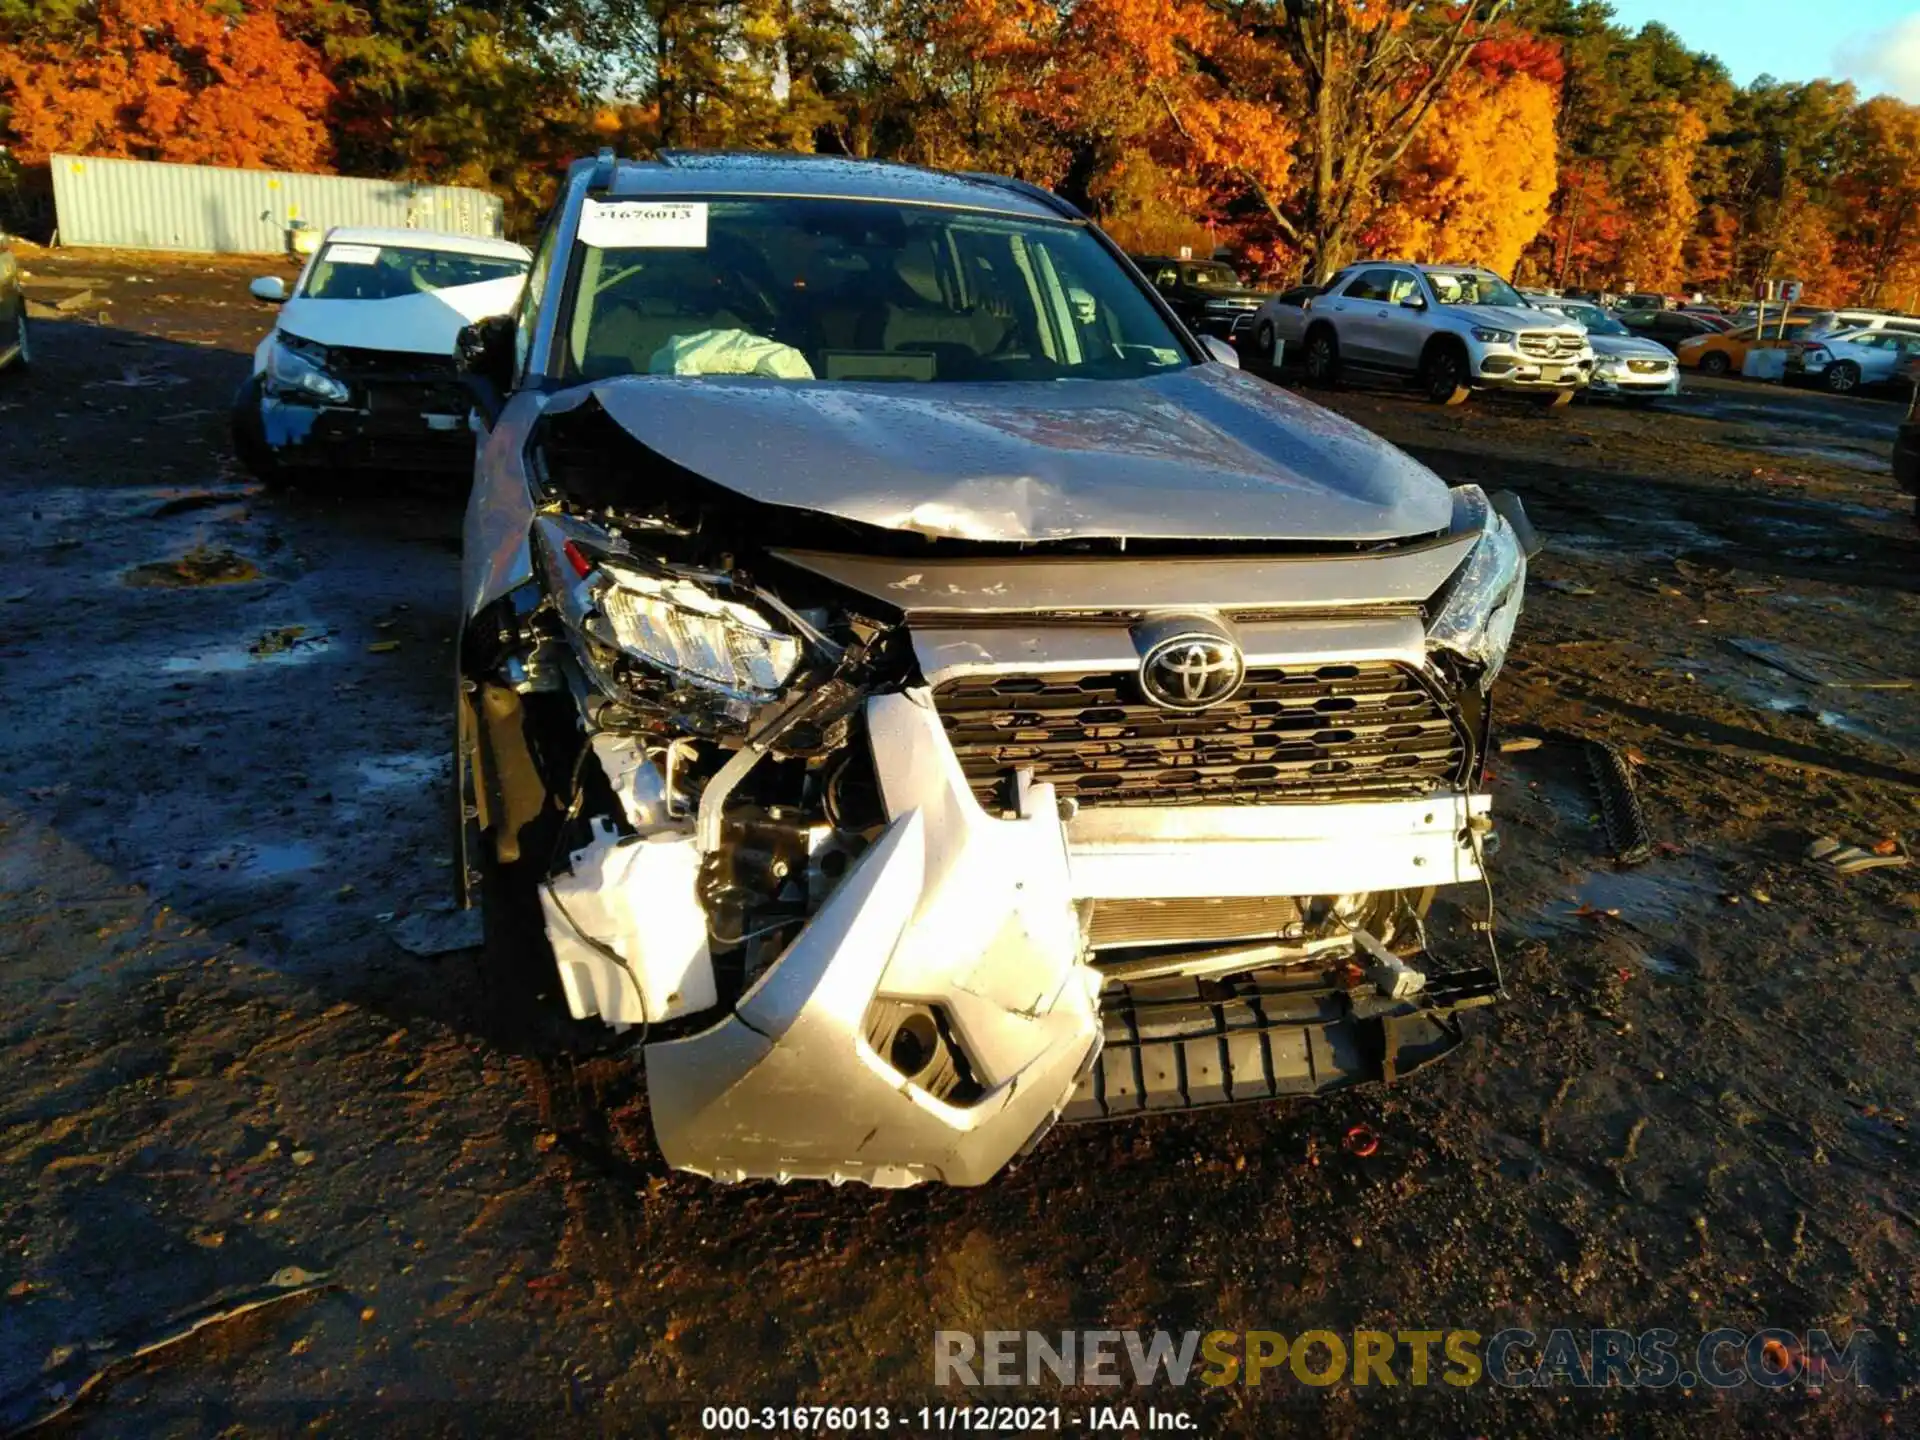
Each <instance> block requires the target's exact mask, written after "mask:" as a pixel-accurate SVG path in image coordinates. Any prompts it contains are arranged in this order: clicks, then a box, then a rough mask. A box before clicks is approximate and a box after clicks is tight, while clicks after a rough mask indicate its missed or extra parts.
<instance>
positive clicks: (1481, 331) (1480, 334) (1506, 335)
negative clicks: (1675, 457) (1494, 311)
mask: <svg viewBox="0 0 1920 1440" xmlns="http://www.w3.org/2000/svg"><path fill="white" fill-rule="evenodd" d="M1473 338H1474V339H1476V340H1478V341H1479V342H1480V343H1481V344H1482V345H1511V344H1512V343H1513V331H1511V330H1494V329H1490V328H1489V327H1487V326H1484V325H1476V326H1474V327H1473Z"/></svg>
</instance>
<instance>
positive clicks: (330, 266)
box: [300, 240, 527, 300]
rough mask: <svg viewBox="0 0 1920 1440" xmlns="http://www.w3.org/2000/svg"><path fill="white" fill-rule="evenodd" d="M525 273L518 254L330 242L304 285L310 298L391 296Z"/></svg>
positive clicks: (358, 298) (375, 298)
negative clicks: (464, 252) (464, 253)
mask: <svg viewBox="0 0 1920 1440" xmlns="http://www.w3.org/2000/svg"><path fill="white" fill-rule="evenodd" d="M526 273H527V262H526V261H524V260H522V259H520V258H519V257H518V256H500V255H463V254H461V253H460V252H458V251H455V250H413V249H408V248H404V247H402V246H398V245H365V244H357V243H351V242H348V241H345V240H340V241H335V242H334V243H333V244H331V245H329V246H327V248H326V249H324V250H322V251H321V252H320V258H319V259H318V260H316V261H314V265H313V273H312V274H311V275H309V276H308V277H307V288H306V289H305V290H303V291H301V292H300V293H301V294H302V295H305V296H307V297H308V298H309V299H313V300H397V299H399V298H400V297H401V296H402V295H424V294H430V293H431V292H433V291H435V290H451V289H453V288H454V287H455V286H457V285H479V284H481V283H483V282H484V281H488V280H508V279H512V278H513V277H515V276H518V275H524V274H526Z"/></svg>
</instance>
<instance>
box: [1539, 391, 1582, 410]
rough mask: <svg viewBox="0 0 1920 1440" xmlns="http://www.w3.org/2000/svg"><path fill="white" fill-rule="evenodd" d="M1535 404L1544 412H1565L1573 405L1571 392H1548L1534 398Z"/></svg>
mask: <svg viewBox="0 0 1920 1440" xmlns="http://www.w3.org/2000/svg"><path fill="white" fill-rule="evenodd" d="M1533 403H1534V404H1536V405H1538V406H1539V407H1540V408H1541V409H1542V410H1564V409H1566V408H1567V406H1569V405H1571V404H1572V403H1573V391H1571V390H1547V391H1543V392H1542V393H1541V394H1538V395H1536V396H1534V397H1533Z"/></svg>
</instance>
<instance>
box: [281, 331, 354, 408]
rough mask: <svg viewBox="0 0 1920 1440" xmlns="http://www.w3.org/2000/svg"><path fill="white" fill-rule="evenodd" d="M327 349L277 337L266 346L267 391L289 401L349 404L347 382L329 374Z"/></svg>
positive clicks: (288, 336)
mask: <svg viewBox="0 0 1920 1440" xmlns="http://www.w3.org/2000/svg"><path fill="white" fill-rule="evenodd" d="M326 366H327V347H326V346H324V345H319V344H316V343H315V342H313V341H311V340H302V339H301V338H300V337H299V336H298V335H283V334H278V333H276V334H275V335H274V337H273V343H272V344H270V345H269V346H267V389H269V390H271V391H272V392H273V393H274V394H276V395H279V396H282V397H284V398H287V399H294V400H306V401H309V402H312V401H316V400H322V401H325V402H327V403H328V404H331V405H344V404H346V403H347V398H348V394H349V392H348V390H347V386H346V382H344V381H342V380H338V379H336V378H335V377H333V376H332V375H329V374H328V373H327V369H326Z"/></svg>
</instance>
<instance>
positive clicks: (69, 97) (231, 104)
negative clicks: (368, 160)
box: [0, 0, 335, 170]
mask: <svg viewBox="0 0 1920 1440" xmlns="http://www.w3.org/2000/svg"><path fill="white" fill-rule="evenodd" d="M41 18H42V19H45V18H46V17H41ZM56 18H57V19H58V21H59V22H60V23H56V24H53V25H41V26H38V27H35V28H33V29H32V30H31V31H29V30H26V29H25V28H24V27H22V26H21V25H20V23H19V21H18V20H17V19H16V21H15V28H14V30H13V34H12V37H11V38H10V39H9V42H8V43H7V44H5V45H3V46H0V96H4V100H5V104H6V109H7V115H6V124H7V129H8V130H9V131H10V132H11V134H12V137H13V144H14V148H15V150H16V152H17V153H18V155H19V158H20V159H21V160H23V161H25V162H27V163H36V162H40V161H44V160H45V159H46V157H47V156H48V155H49V154H51V153H53V152H54V151H70V152H74V153H78V154H86V155H111V156H125V157H131V158H134V159H142V160H169V161H177V162H182V163H190V164H209V165H235V166H266V167H270V168H284V169H290V170H324V169H327V168H329V167H330V165H331V162H332V159H333V142H332V136H331V135H330V134H329V132H328V129H327V124H326V112H327V108H328V106H329V104H330V103H331V102H332V100H333V99H334V96H335V87H334V86H333V84H332V82H331V81H330V80H329V79H328V78H327V76H326V74H325V72H324V69H323V60H322V57H321V55H320V54H319V53H318V52H317V51H316V50H315V49H314V48H313V47H312V46H311V45H308V44H306V43H304V42H302V41H301V40H299V39H296V38H294V37H292V36H290V35H289V34H288V33H287V31H286V30H285V29H284V28H283V26H282V24H281V16H280V13H279V12H278V10H277V9H276V8H275V6H274V5H273V4H271V3H269V0H96V3H94V4H92V5H90V6H84V7H73V8H70V9H68V10H66V11H64V12H56Z"/></svg>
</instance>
